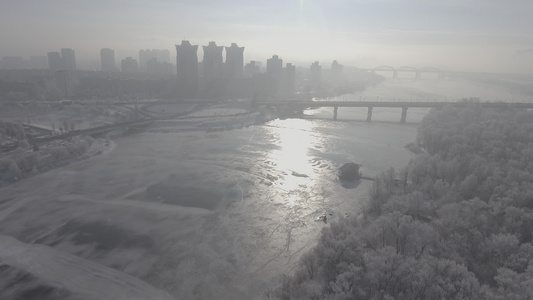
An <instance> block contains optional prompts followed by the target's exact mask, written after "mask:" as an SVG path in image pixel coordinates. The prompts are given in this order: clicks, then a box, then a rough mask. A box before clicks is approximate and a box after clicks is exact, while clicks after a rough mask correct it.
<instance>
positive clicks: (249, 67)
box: [244, 60, 260, 77]
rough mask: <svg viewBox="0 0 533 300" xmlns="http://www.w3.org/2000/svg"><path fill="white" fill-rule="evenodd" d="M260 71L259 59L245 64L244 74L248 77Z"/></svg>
mask: <svg viewBox="0 0 533 300" xmlns="http://www.w3.org/2000/svg"><path fill="white" fill-rule="evenodd" d="M259 72H260V66H259V64H258V62H257V61H255V60H252V61H250V62H249V63H247V64H246V66H244V75H245V76H246V77H252V76H254V75H255V74H258V73H259Z"/></svg>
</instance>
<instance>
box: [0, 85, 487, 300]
mask: <svg viewBox="0 0 533 300" xmlns="http://www.w3.org/2000/svg"><path fill="white" fill-rule="evenodd" d="M428 84H429V85H431V84H437V83H423V85H428ZM446 84H447V85H450V84H451V83H446ZM463 84H464V83H461V85H463ZM441 85H442V83H441ZM452 85H453V84H452ZM452 87H453V86H449V88H452ZM471 88H474V87H472V86H471ZM391 89H393V90H394V89H395V90H396V92H394V94H395V95H398V96H397V97H399V98H401V97H409V95H411V96H412V97H415V96H416V95H426V93H428V88H427V87H424V86H421V85H420V84H414V83H412V82H408V81H403V82H401V81H390V82H389V81H385V82H384V83H383V84H381V85H378V86H376V87H374V88H369V89H367V90H366V91H365V92H363V93H359V94H354V95H348V96H344V98H346V97H350V99H354V98H357V97H358V96H359V97H361V98H368V97H374V96H375V97H383V98H386V97H388V96H390V94H391ZM447 90H448V88H446V89H434V90H433V94H435V95H440V96H442V97H450V98H451V97H455V96H452V95H451V94H446V93H443V91H447ZM452 90H453V91H456V90H457V89H452ZM376 95H377V96H376ZM400 95H402V96H401V97H400ZM465 97H467V96H465ZM472 97H477V96H476V95H472ZM350 99H348V100H350ZM400 111H401V109H386V108H384V109H374V114H373V120H374V121H373V122H364V121H363V120H365V119H366V109H364V110H361V109H356V108H341V109H339V120H337V121H333V120H331V118H332V109H331V108H329V109H328V108H324V109H316V110H308V111H306V112H305V114H306V117H305V118H301V119H285V120H279V119H276V120H273V121H270V122H267V123H266V124H263V125H255V126H249V127H243V128H241V129H235V130H224V131H217V132H206V131H189V130H187V131H180V130H179V128H180V127H179V126H181V125H176V126H178V127H177V128H178V130H174V131H171V132H162V131H157V130H154V131H149V132H144V133H138V134H131V135H125V136H120V137H116V138H114V139H113V142H114V143H115V148H114V149H113V151H111V152H109V153H107V154H105V155H101V156H97V157H94V158H91V159H89V160H86V161H81V162H78V163H75V164H72V165H68V166H65V167H63V168H60V169H56V170H52V171H49V172H46V173H43V174H41V175H38V176H34V177H31V178H29V179H27V180H24V181H21V182H19V183H16V184H13V185H10V186H6V187H4V188H2V189H1V190H0V193H1V195H2V202H0V232H1V234H2V235H4V237H2V239H1V240H0V243H2V245H3V247H2V250H0V261H2V262H5V263H7V264H8V265H10V266H15V267H16V268H17V269H18V270H22V271H23V272H26V273H30V274H33V275H34V276H36V277H37V278H38V280H40V281H41V282H42V284H43V285H46V286H51V287H53V288H54V289H55V290H60V289H61V288H63V289H66V290H69V291H70V292H71V293H72V295H75V296H76V297H79V298H81V299H119V297H117V296H116V295H117V291H120V287H122V288H123V289H124V296H122V297H124V298H125V299H135V297H137V299H143V298H144V299H149V298H153V299H166V298H168V299H171V298H175V299H253V298H255V297H259V296H260V295H261V294H262V293H263V292H264V291H265V290H266V289H268V288H270V287H273V286H274V285H275V284H277V282H278V280H279V276H280V275H281V274H282V273H289V272H291V271H292V270H293V269H294V268H295V267H296V265H297V261H298V259H299V257H300V256H301V255H302V254H303V253H305V251H307V250H309V249H311V248H312V247H313V246H314V245H315V244H316V242H317V238H318V236H319V234H320V230H321V229H322V228H323V227H325V226H329V225H328V224H327V223H325V222H322V221H317V218H318V217H320V216H322V215H324V214H326V216H327V217H328V222H331V221H334V220H338V219H339V218H344V217H346V216H349V215H350V216H354V215H355V216H356V215H358V214H360V213H361V207H362V205H364V203H365V201H366V200H367V198H368V197H367V192H368V189H369V188H370V186H371V184H372V183H371V181H368V180H362V181H360V182H358V183H357V184H355V185H352V186H343V185H342V184H340V182H338V180H337V170H338V168H339V167H340V166H341V165H342V164H344V163H346V162H356V163H359V164H361V165H362V168H361V171H362V173H363V174H364V175H366V176H369V177H372V176H375V175H377V174H379V173H380V172H383V171H386V170H387V169H389V168H390V167H394V168H395V169H400V168H402V167H403V166H405V165H406V164H407V162H408V161H409V159H410V158H411V157H412V154H411V153H409V152H408V151H407V150H406V149H405V148H404V146H405V145H406V144H407V143H410V142H413V141H415V139H416V128H417V123H418V122H419V121H420V120H421V119H422V118H423V116H424V115H425V114H426V113H427V110H424V109H410V110H409V112H408V117H407V120H408V122H407V123H406V124H400V123H399V119H400ZM166 126H168V124H166ZM8 236H9V237H14V238H15V239H16V240H14V239H11V238H9V237H8ZM17 251H20V252H21V253H27V254H26V255H15V254H16V253H17ZM28 257H30V258H31V259H29V258H28ZM41 261H47V265H46V266H45V267H42V265H43V263H41ZM40 266H41V267H40ZM78 278H85V280H86V281H90V282H91V286H92V288H91V289H88V288H87V286H85V285H84V284H83V283H82V282H81V281H82V279H78ZM80 282H81V283H80ZM28 284H29V283H28ZM21 288H24V287H21ZM132 290H137V291H140V290H142V291H143V293H144V294H143V293H140V292H138V293H137V296H132V294H135V293H132ZM110 295H113V296H110ZM50 299H52V298H50Z"/></svg>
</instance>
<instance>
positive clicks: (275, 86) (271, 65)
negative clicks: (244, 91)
mask: <svg viewBox="0 0 533 300" xmlns="http://www.w3.org/2000/svg"><path fill="white" fill-rule="evenodd" d="M282 76H283V60H282V59H281V58H279V57H278V56H277V55H272V58H269V59H267V67H266V77H267V78H266V79H267V83H268V85H269V86H270V89H271V90H272V92H273V93H274V94H275V95H277V94H279V93H280V92H281V90H282V87H281V81H282Z"/></svg>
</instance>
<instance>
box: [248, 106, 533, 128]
mask: <svg viewBox="0 0 533 300" xmlns="http://www.w3.org/2000/svg"><path fill="white" fill-rule="evenodd" d="M258 104H259V105H265V106H273V107H276V108H277V109H278V111H282V110H283V109H284V108H285V109H288V110H293V111H296V110H304V109H306V108H310V107H333V119H334V120H336V119H337V112H338V109H339V107H366V108H367V109H368V113H367V118H366V120H367V121H368V122H370V121H372V110H373V108H374V107H391V108H395V107H396V108H401V109H402V114H401V118H400V122H401V123H405V121H406V119H407V110H408V109H409V108H441V107H444V106H454V107H468V106H473V107H483V108H507V107H513V108H519V109H533V102H512V103H511V102H469V101H462V102H445V101H439V102H431V101H425V102H418V101H416V102H415V101H383V102H380V101H264V102H259V103H258Z"/></svg>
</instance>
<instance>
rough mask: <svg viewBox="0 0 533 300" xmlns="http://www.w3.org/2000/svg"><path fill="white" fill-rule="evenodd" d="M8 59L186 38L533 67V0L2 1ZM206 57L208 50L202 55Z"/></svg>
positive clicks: (398, 59) (474, 66)
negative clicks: (66, 49) (62, 50)
mask: <svg viewBox="0 0 533 300" xmlns="http://www.w3.org/2000/svg"><path fill="white" fill-rule="evenodd" d="M0 37H1V38H0V57H1V56H8V55H19V56H25V57H28V56H31V55H44V54H45V53H46V52H48V51H58V50H59V49H60V48H64V47H68V48H73V49H74V50H75V51H76V55H77V58H78V61H90V60H93V61H94V62H95V63H96V64H99V56H98V55H99V50H100V48H107V47H109V48H112V49H115V53H116V56H117V60H120V59H121V58H123V57H125V56H134V57H137V52H138V50H139V49H146V48H150V49H152V48H157V49H169V50H170V51H171V52H170V53H171V56H174V55H175V49H174V44H179V43H181V40H182V39H188V40H190V41H191V43H193V44H198V45H207V43H208V42H209V41H215V42H216V43H217V44H218V45H225V46H229V45H230V43H231V42H236V43H237V44H238V45H239V46H245V47H246V50H245V52H244V53H245V60H246V61H249V60H260V61H263V63H264V61H265V60H266V59H267V58H269V57H271V56H272V54H278V55H279V56H280V57H281V58H283V59H284V61H285V62H293V63H296V64H297V65H304V66H308V65H309V64H310V63H311V62H312V61H315V60H318V61H320V62H321V64H322V65H324V66H325V67H327V68H329V65H330V64H331V61H332V60H333V59H337V60H338V61H339V62H340V63H342V64H345V65H354V66H360V67H373V66H377V65H383V64H387V65H391V66H395V67H398V66H404V65H411V66H415V67H423V66H435V67H441V68H448V69H455V70H468V71H478V70H485V71H516V72H529V70H532V71H531V72H530V73H533V50H532V51H527V50H530V49H533V1H531V0H461V1H460V0H268V1H267V0H263V1H252V0H224V1H215V0H182V1H176V0H175V1H172V0H150V1H148V0H144V1H139V0H86V1H79V0H0ZM198 55H199V58H200V60H201V57H202V53H201V50H200V51H199V53H198Z"/></svg>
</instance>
